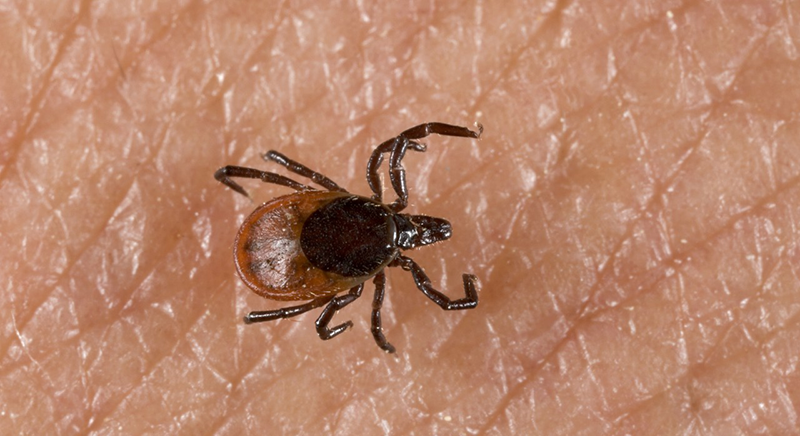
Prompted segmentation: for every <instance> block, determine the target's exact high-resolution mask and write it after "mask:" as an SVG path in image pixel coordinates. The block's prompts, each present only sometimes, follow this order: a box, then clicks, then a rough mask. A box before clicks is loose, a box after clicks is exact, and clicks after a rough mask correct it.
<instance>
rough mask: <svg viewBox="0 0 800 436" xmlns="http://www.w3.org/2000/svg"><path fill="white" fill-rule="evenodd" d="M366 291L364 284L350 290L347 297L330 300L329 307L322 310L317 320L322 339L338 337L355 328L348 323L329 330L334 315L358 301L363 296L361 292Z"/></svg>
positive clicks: (351, 323) (318, 332) (342, 296)
mask: <svg viewBox="0 0 800 436" xmlns="http://www.w3.org/2000/svg"><path fill="white" fill-rule="evenodd" d="M363 289H364V284H363V283H362V284H360V285H358V286H356V287H354V288H351V289H350V292H348V293H347V294H345V295H341V296H339V297H334V298H333V299H332V300H330V303H328V305H327V306H325V308H324V309H322V313H320V315H319V318H317V334H319V337H320V339H323V340H328V339H331V338H334V337H336V336H338V335H339V334H341V333H343V332H344V331H345V330H347V329H348V328H350V327H352V326H353V321H346V322H343V323H341V324H339V325H337V326H336V327H334V328H329V327H328V325H330V323H331V320H332V319H333V315H336V312H337V311H338V310H339V309H341V308H343V307H345V306H347V305H348V304H350V303H352V302H354V301H356V300H357V299H358V297H360V296H361V291H362V290H363Z"/></svg>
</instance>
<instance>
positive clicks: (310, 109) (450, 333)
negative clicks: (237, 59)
mask: <svg viewBox="0 0 800 436" xmlns="http://www.w3.org/2000/svg"><path fill="white" fill-rule="evenodd" d="M737 80H738V78H737ZM225 85H227V84H225ZM728 89H730V87H729V88H728ZM482 95H488V94H482ZM323 98H324V94H320V95H319V100H316V102H315V104H317V103H322V102H323ZM315 104H312V105H305V106H304V107H305V110H306V111H307V112H304V114H308V115H309V116H313V115H314V114H315V113H314V109H315V108H314V105H315ZM375 107H380V104H376V105H375ZM475 107H478V106H475ZM389 113H390V109H386V110H383V111H382V112H380V114H383V115H387V114H389ZM368 117H369V115H367V116H365V118H362V119H363V120H366V121H370V119H369V118H368ZM375 118H380V116H376V117H375ZM375 118H372V119H371V121H372V123H371V125H374V126H375V131H376V132H377V131H383V130H384V128H383V126H382V125H380V123H379V122H377V121H375ZM706 123H713V117H712V118H711V119H707V120H706ZM706 126H708V124H706ZM363 130H366V129H362V130H361V131H362V132H363ZM376 135H377V134H375V135H368V136H376ZM702 138H706V135H703V136H702ZM699 142H702V140H701V141H699ZM484 143H485V144H481V145H483V146H488V145H489V144H488V142H487V141H484ZM509 143H510V142H509ZM503 144H505V142H503ZM562 144H564V142H562ZM361 145H363V144H356V146H361ZM565 145H566V144H565ZM237 148H242V149H243V150H244V149H245V148H244V147H241V146H240V147H237ZM506 149H507V148H506ZM494 150H503V149H494ZM235 151H237V152H238V151H240V150H235ZM360 152H364V150H360ZM300 154H302V153H299V154H298V156H300ZM446 160H447V159H446V158H443V161H446ZM685 160H686V159H681V160H680V161H679V165H680V166H684V163H685V162H684V161H685ZM256 161H258V160H256ZM355 163H356V165H358V164H359V160H358V159H356V160H355ZM260 165H261V163H260V162H259V164H257V166H259V167H260ZM492 168H493V167H492ZM318 169H321V170H323V171H324V172H326V173H328V171H325V170H326V169H325V168H318ZM489 169H491V168H489ZM489 173H490V171H488V169H487V170H484V171H483V172H481V174H482V175H483V177H488V176H490V174H489ZM329 175H331V176H334V174H329ZM541 175H542V174H539V176H541ZM457 176H458V177H462V175H461V174H458V175H457ZM462 179H463V177H462ZM344 180H347V178H345V179H344ZM549 180H550V178H545V181H549ZM540 182H541V181H537V187H536V189H537V190H545V189H548V188H549V187H552V186H553V184H556V182H552V183H545V184H540ZM360 183H363V180H360V179H359V178H358V177H356V184H357V185H358V186H360ZM344 185H347V186H348V187H351V186H349V185H348V184H347V183H345V184H344ZM451 186H452V185H449V186H448V189H449V188H450V187H451ZM665 186H669V184H666V185H665ZM255 189H258V190H262V188H261V187H260V186H259V187H257V188H255ZM450 191H451V192H452V193H455V190H453V189H450ZM218 192H219V191H218ZM432 192H439V191H438V190H436V189H432ZM790 193H791V189H790V190H789V192H787V194H786V195H787V196H789V194H790ZM215 194H216V193H215ZM220 195H224V194H220ZM412 195H413V192H412ZM776 195H777V194H776ZM213 197H215V199H219V198H224V197H217V196H213ZM454 197H456V196H455V195H452V194H450V195H449V196H447V197H446V198H454ZM522 198H523V200H524V201H525V203H526V205H527V206H526V207H525V208H524V211H525V212H526V213H527V212H529V209H531V207H530V204H531V203H530V201H529V199H530V198H535V197H531V196H529V195H528V196H524V197H522ZM652 198H655V199H657V198H658V197H657V196H654V197H652ZM656 201H658V200H653V203H655V202H656ZM212 202H213V201H212ZM419 205H420V207H421V210H422V211H424V209H422V206H423V205H422V203H421V202H419ZM661 206H662V207H666V205H663V204H662V205H661ZM243 208H246V207H245V206H242V207H240V208H237V209H243ZM751 212H752V210H751ZM200 213H204V212H203V211H201V212H200ZM641 216H642V215H640V217H638V219H637V218H635V219H634V220H632V221H638V220H640V219H641ZM756 216H757V215H756ZM516 225H518V226H520V227H522V226H523V224H522V223H520V224H515V226H516ZM234 226H235V224H234ZM632 227H634V226H632ZM632 227H631V228H632ZM487 230H488V229H487ZM504 238H505V240H504V244H503V245H505V243H507V242H508V237H507V236H505V235H504ZM173 250H174V249H173ZM169 251H171V250H169ZM615 251H617V250H615ZM159 259H164V257H163V256H162V257H159ZM790 263H791V262H790ZM66 274H67V276H68V275H69V273H66ZM390 274H391V273H390ZM235 280H236V279H235V278H233V277H231V278H230V280H229V284H230V285H233V284H234V281H235ZM504 283H506V284H509V285H511V286H512V287H515V288H518V287H520V286H521V284H522V283H523V280H522V276H521V275H520V276H517V277H516V280H515V281H512V282H509V281H507V280H504ZM138 286H139V285H137V288H138ZM231 287H233V286H231ZM238 288H241V287H238ZM128 289H130V288H128ZM446 290H447V291H450V289H449V287H448V289H446ZM242 291H243V290H242V289H237V290H235V292H236V293H237V294H241V293H242ZM226 292H231V293H233V292H234V290H231V289H229V290H226ZM650 292H652V291H650ZM760 292H763V289H762V290H761V291H760ZM448 293H449V292H448ZM647 293H648V292H647V291H643V292H642V294H647ZM123 294H124V293H123ZM129 294H130V293H129ZM394 295H397V294H394ZM241 297H243V296H242V295H237V298H241ZM390 298H391V296H390ZM487 301H488V300H487ZM267 304H270V303H267ZM423 307H425V306H423ZM495 307H497V302H496V301H495ZM351 312H352V314H353V317H354V318H356V317H358V316H359V315H358V314H357V313H356V311H355V310H352V311H351ZM415 315H417V313H415ZM469 315H472V314H465V316H463V317H459V318H457V321H456V322H455V323H452V321H451V320H449V319H448V320H446V322H447V323H448V324H450V325H451V326H452V325H453V324H455V325H456V326H458V327H457V328H459V329H461V328H462V327H461V326H462V325H463V326H464V327H463V328H465V329H468V328H469V324H470V323H473V322H474V321H472V320H471V319H470V317H469ZM418 316H419V317H420V318H424V317H425V314H423V313H419V315H418ZM434 316H438V314H434ZM313 317H314V316H313V315H308V316H306V317H305V318H303V319H300V320H298V323H302V324H304V325H306V326H307V325H308V323H309V322H310V321H311V320H312V319H313ZM282 324H286V323H285V322H284V323H282ZM192 325H195V326H197V325H198V323H197V322H194V323H192ZM398 327H399V326H397V325H396V326H395V329H396V330H398V331H399V328H398ZM194 328H197V327H194ZM300 329H301V328H300V327H298V330H300ZM268 330H269V334H273V333H274V334H275V336H276V337H280V336H282V335H281V334H278V333H279V331H280V328H279V327H278V325H276V326H275V327H274V328H270V329H268ZM303 330H304V329H303ZM776 330H777V329H776ZM237 332H238V333H243V332H244V330H239V329H237ZM445 333H446V334H447V337H448V338H452V337H454V336H458V335H457V334H456V333H455V331H454V329H453V330H447V331H445ZM266 334H267V333H266V332H265V335H266ZM350 334H352V332H351V333H350ZM26 335H27V334H26ZM240 336H241V335H240ZM180 343H181V341H178V342H177V343H176V344H180ZM440 343H441V342H440ZM445 343H447V342H445ZM300 344H301V345H297V347H298V348H301V347H303V346H304V345H308V344H306V343H300ZM286 347H290V345H289V344H286ZM270 349H271V348H270V347H268V346H267V347H264V350H270ZM453 352H457V351H456V350H454V351H453ZM168 355H169V354H168ZM269 355H270V354H269V352H265V353H263V354H262V355H261V357H259V358H257V359H255V360H253V361H251V362H253V364H254V366H253V367H250V369H247V370H246V373H245V375H251V372H252V375H253V376H254V377H255V376H257V375H258V374H256V373H255V372H254V371H255V369H256V367H257V366H258V364H260V363H262V361H263V360H266V359H268V358H269V357H268V356H269ZM306 366H309V367H310V364H306ZM527 378H531V377H527ZM267 379H268V380H270V381H271V382H272V383H273V384H274V382H275V381H276V379H275V378H272V379H269V378H267ZM148 380H151V381H149V382H148V384H149V385H150V386H147V387H145V389H158V380H157V379H155V378H153V377H152V376H150V377H149V378H148ZM267 391H269V389H267V390H265V392H264V394H263V395H264V396H263V399H268V398H269V396H268V394H267ZM236 392H239V391H235V392H234V393H232V394H231V395H232V396H233V395H234V394H235V393H236ZM467 393H468V391H462V394H463V395H467ZM233 398H235V399H236V400H238V401H239V404H240V405H241V404H247V403H246V402H245V401H244V399H243V398H242V397H241V396H234V397H233ZM248 401H249V400H248ZM456 403H457V404H458V402H456ZM164 406H165V407H167V406H168V404H165V405H164ZM234 410H241V409H240V408H236V409H234ZM442 410H447V408H443V409H442ZM223 416H224V415H223ZM334 416H339V415H334ZM230 417H236V418H239V417H240V415H239V414H238V413H237V414H234V413H230V415H229V416H225V418H226V419H225V421H224V422H225V423H228V422H230V421H229V419H230ZM175 419H176V421H175V422H176V425H177V417H176V418H175ZM433 419H435V418H429V419H428V421H427V422H428V423H430V421H432V420H433ZM456 419H458V417H456ZM698 419H699V420H700V421H702V416H699V417H698ZM106 422H108V420H106ZM437 422H438V421H437ZM393 425H398V423H393ZM406 425H407V426H409V428H410V430H409V432H410V433H413V432H414V429H415V427H414V425H415V423H412V422H408V423H407V424H406ZM97 428H98V429H102V427H97ZM231 428H232V429H235V427H231ZM287 428H288V429H291V428H292V427H287ZM418 428H420V429H424V428H427V424H426V421H423V423H422V424H421V425H420V426H419V427H418ZM440 428H446V427H440ZM443 431H446V430H443Z"/></svg>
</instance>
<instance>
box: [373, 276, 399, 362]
mask: <svg viewBox="0 0 800 436" xmlns="http://www.w3.org/2000/svg"><path fill="white" fill-rule="evenodd" d="M373 283H375V298H373V299H372V328H371V330H372V337H374V338H375V343H377V344H378V346H379V347H381V349H382V350H383V351H385V352H387V353H394V351H395V350H394V346H393V345H392V344H390V343H389V341H387V340H386V336H384V335H383V328H382V327H381V306H383V295H384V291H385V290H386V274H385V273H384V272H383V271H381V272H379V273H378V274H376V275H375V280H373Z"/></svg>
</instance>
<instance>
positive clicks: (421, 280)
mask: <svg viewBox="0 0 800 436" xmlns="http://www.w3.org/2000/svg"><path fill="white" fill-rule="evenodd" d="M396 265H399V266H401V267H402V268H403V269H404V270H406V271H411V275H412V276H413V277H414V283H416V284H417V288H419V290H420V291H422V293H423V294H425V295H426V296H427V297H428V298H430V299H431V301H433V302H434V303H436V304H437V305H438V306H439V307H441V308H442V309H444V310H464V309H473V308H475V307H476V306H477V305H478V290H477V287H476V286H475V284H476V283H477V281H478V278H477V277H475V276H474V275H472V274H464V275H462V276H461V277H462V279H463V280H464V293H465V294H466V297H465V298H460V299H458V300H451V299H450V298H448V297H447V295H444V294H442V293H441V292H439V291H437V290H436V289H434V288H433V285H432V284H431V280H430V279H429V278H428V276H427V275H426V274H425V271H423V270H422V268H420V266H419V265H417V263H416V262H414V261H413V260H411V258H408V257H405V256H400V257H398V258H397V260H396V261H394V262H392V264H391V266H396Z"/></svg>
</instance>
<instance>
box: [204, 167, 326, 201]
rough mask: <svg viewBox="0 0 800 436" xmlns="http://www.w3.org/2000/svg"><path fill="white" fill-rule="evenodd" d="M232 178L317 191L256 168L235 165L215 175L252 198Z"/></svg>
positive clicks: (230, 186)
mask: <svg viewBox="0 0 800 436" xmlns="http://www.w3.org/2000/svg"><path fill="white" fill-rule="evenodd" d="M231 177H241V178H246V179H259V180H261V181H262V182H264V183H274V184H276V185H281V186H288V187H290V188H292V189H295V190H297V191H315V190H316V189H314V188H312V187H310V186H306V185H304V184H302V183H298V182H295V181H294V180H292V179H290V178H288V177H284V176H282V175H280V174H275V173H269V172H266V171H261V170H257V169H255V168H246V167H238V166H235V165H228V166H226V167H222V168H220V169H218V170H217V172H215V173H214V178H215V179H217V181H218V182H220V183H222V184H223V185H225V186H227V187H229V188H231V189H233V190H234V191H236V192H238V193H240V194H242V195H244V196H245V197H247V198H250V195H249V194H248V193H247V191H245V190H244V188H242V187H241V185H239V184H238V183H236V182H234V181H233V180H231Z"/></svg>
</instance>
